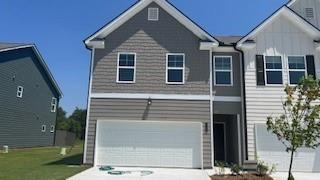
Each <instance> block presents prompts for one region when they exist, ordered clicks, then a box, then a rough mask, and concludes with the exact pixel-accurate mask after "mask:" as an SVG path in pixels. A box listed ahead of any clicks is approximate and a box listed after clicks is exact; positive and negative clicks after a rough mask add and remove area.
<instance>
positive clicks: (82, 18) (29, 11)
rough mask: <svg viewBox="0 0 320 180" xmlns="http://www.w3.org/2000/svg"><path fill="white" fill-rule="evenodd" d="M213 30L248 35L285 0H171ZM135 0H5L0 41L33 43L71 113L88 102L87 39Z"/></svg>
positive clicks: (1, 6)
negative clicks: (85, 42)
mask: <svg viewBox="0 0 320 180" xmlns="http://www.w3.org/2000/svg"><path fill="white" fill-rule="evenodd" d="M170 1H171V2H172V3H173V4H174V5H175V6H176V7H177V8H179V9H180V10H181V11H182V12H184V14H186V15H187V16H188V17H190V18H191V19H192V20H193V21H195V22H196V23H197V24H199V25H200V26H201V27H203V28H204V29H205V30H206V31H208V32H209V33H211V34H212V35H213V36H214V35H219V36H220V35H245V34H247V33H248V32H249V31H250V30H252V29H253V28H254V27H255V26H257V25H258V24H259V23H261V21H263V20H264V19H265V18H267V17H268V16H270V15H271V14H272V13H273V12H274V11H275V10H277V9H278V8H279V7H281V6H282V5H283V4H285V3H286V2H287V0H170ZM135 2H136V0H1V2H0V17H1V25H0V42H17V43H35V44H36V46H37V47H38V49H39V50H40V53H41V55H42V56H43V57H44V59H45V61H46V63H47V65H48V66H49V69H50V71H51V72H52V74H53V75H54V77H55V79H56V81H57V82H58V84H59V86H60V88H61V89H62V91H63V95H64V96H63V98H62V99H61V101H60V106H61V107H62V108H63V109H65V110H66V111H67V112H68V114H70V113H72V111H73V110H74V109H75V108H76V107H79V108H86V104H87V94H88V81H89V67H90V51H89V50H87V49H86V48H85V46H84V44H83V42H82V41H83V40H84V39H86V38H87V37H88V36H89V35H91V34H92V33H94V32H95V31H96V30H98V29H99V28H100V27H102V26H103V25H105V24H106V23H107V22H109V21H110V20H112V19H113V18H114V17H116V16H117V15H119V14H120V13H121V12H123V11H124V10H125V9H127V8H128V7H129V6H130V5H132V4H133V3H135Z"/></svg>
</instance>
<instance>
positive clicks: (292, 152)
mask: <svg viewBox="0 0 320 180" xmlns="http://www.w3.org/2000/svg"><path fill="white" fill-rule="evenodd" d="M293 154H294V151H293V150H291V159H290V167H289V174H288V180H294V177H293V175H292V173H291V169H292V162H293Z"/></svg>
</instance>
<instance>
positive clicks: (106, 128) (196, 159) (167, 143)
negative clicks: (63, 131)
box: [95, 121, 202, 168]
mask: <svg viewBox="0 0 320 180" xmlns="http://www.w3.org/2000/svg"><path fill="white" fill-rule="evenodd" d="M201 134H202V132H201V123H182V122H145V121H98V123H97V141H96V142H97V144H96V157H95V164H96V165H112V166H149V167H182V168H201V137H202V135H201Z"/></svg>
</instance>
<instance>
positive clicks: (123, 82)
mask: <svg viewBox="0 0 320 180" xmlns="http://www.w3.org/2000/svg"><path fill="white" fill-rule="evenodd" d="M135 83H136V82H134V81H133V82H130V81H117V84H135Z"/></svg>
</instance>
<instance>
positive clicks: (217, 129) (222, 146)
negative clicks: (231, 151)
mask: <svg viewBox="0 0 320 180" xmlns="http://www.w3.org/2000/svg"><path fill="white" fill-rule="evenodd" d="M224 126H225V124H223V123H215V124H214V159H215V161H226V142H225V127H224Z"/></svg>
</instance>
